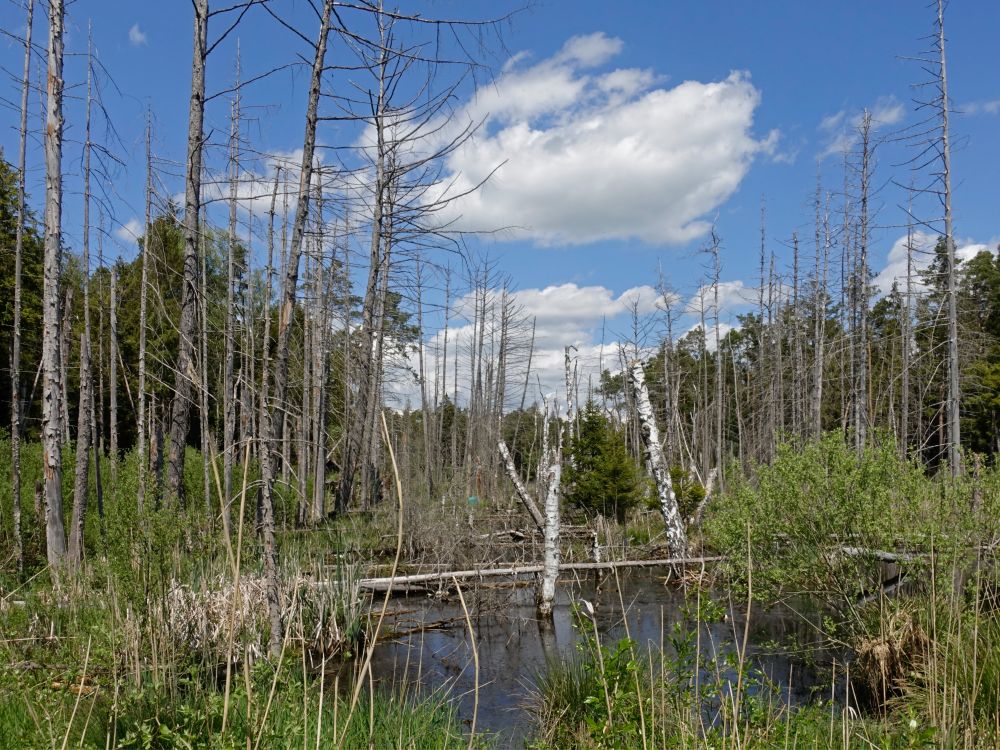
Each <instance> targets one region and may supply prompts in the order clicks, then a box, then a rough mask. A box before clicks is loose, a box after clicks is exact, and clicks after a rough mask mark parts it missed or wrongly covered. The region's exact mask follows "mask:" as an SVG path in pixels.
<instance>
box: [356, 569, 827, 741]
mask: <svg viewBox="0 0 1000 750" xmlns="http://www.w3.org/2000/svg"><path fill="white" fill-rule="evenodd" d="M667 573H668V571H667V570H665V569H657V568H646V569H635V570H631V571H626V570H620V571H619V572H618V575H617V577H616V576H615V574H614V572H610V573H604V574H603V577H602V578H601V583H600V585H599V586H598V583H597V582H598V579H597V576H596V575H594V574H592V573H591V574H588V575H583V574H580V575H578V576H574V575H573V574H568V573H564V574H563V575H561V576H560V580H559V585H558V586H557V589H556V591H557V593H556V603H555V607H554V612H553V620H552V623H551V624H548V623H546V624H543V623H541V622H540V621H539V620H538V617H537V612H536V609H535V598H534V597H535V586H534V585H533V582H532V581H520V582H514V583H510V582H507V583H500V584H498V583H495V582H492V581H486V582H479V583H478V585H477V584H476V583H474V582H471V581H470V582H466V583H464V584H463V594H464V596H465V601H466V605H467V607H468V610H469V614H470V617H471V621H472V626H473V628H474V631H475V637H476V646H477V650H478V655H479V706H478V711H477V713H476V717H477V718H476V731H477V732H485V733H488V734H492V735H494V736H495V737H496V739H497V743H496V745H497V747H522V746H523V744H524V742H525V740H526V739H528V738H530V736H531V735H532V733H533V730H534V726H535V725H534V716H533V714H532V713H531V710H530V708H529V702H530V696H531V691H532V688H533V686H534V685H535V683H536V680H537V678H538V676H539V675H540V674H541V673H543V672H544V671H545V670H546V667H547V664H549V663H550V662H551V661H552V660H553V659H573V658H574V657H577V656H578V655H579V651H578V648H577V644H578V643H580V641H581V639H582V637H583V634H582V633H581V631H580V629H579V627H577V626H575V623H577V624H578V622H579V620H578V617H577V616H576V615H574V603H578V602H579V601H580V600H581V599H582V600H586V601H588V602H590V603H591V604H593V605H594V607H595V618H596V621H597V628H598V632H599V633H600V639H601V644H602V645H603V646H606V647H607V646H612V647H613V646H614V645H615V643H616V642H617V641H618V639H620V638H624V637H625V636H626V623H625V621H624V620H623V617H622V611H623V608H622V603H623V602H624V605H625V606H624V609H625V611H626V612H627V629H628V633H629V635H630V636H631V638H632V640H633V641H634V642H635V643H636V644H637V651H636V653H637V656H638V658H640V660H645V659H646V654H647V651H648V649H652V650H653V652H654V654H655V653H660V652H661V650H662V652H663V653H664V654H665V656H666V657H667V658H670V657H671V656H673V655H674V651H673V649H672V647H671V646H670V637H671V636H672V635H673V634H674V630H675V624H676V623H678V622H682V623H684V629H685V630H686V631H690V632H694V628H695V624H694V620H693V619H692V618H693V610H694V608H695V604H694V602H695V599H694V597H695V596H696V593H695V592H694V591H693V590H692V591H690V592H689V594H688V598H687V599H685V594H684V592H683V591H682V590H681V589H679V588H677V587H675V586H673V585H669V586H668V585H665V583H664V581H665V579H666V576H667ZM702 597H703V599H704V598H707V597H710V598H711V599H712V600H713V601H714V602H715V605H714V606H713V608H714V610H715V612H716V614H717V615H722V616H721V617H718V616H717V617H715V618H713V620H712V621H703V622H702V624H701V633H700V647H701V651H702V654H703V658H704V655H711V654H713V653H714V654H716V655H717V656H718V663H719V664H720V665H721V664H723V663H724V660H723V655H725V654H727V653H729V654H734V653H735V652H736V651H737V646H738V644H740V643H741V642H742V639H743V629H744V625H745V609H744V608H743V607H742V606H741V605H740V604H739V603H738V602H732V603H730V602H729V601H727V600H726V597H725V596H724V595H710V594H707V593H704V592H703V593H702ZM381 601H382V600H381V595H378V596H376V599H375V603H374V605H373V608H374V609H375V610H376V612H377V611H378V609H379V608H380V607H381ZM817 617H818V615H816V614H805V613H803V612H796V611H793V610H792V609H787V608H774V609H770V610H760V611H759V610H757V609H756V608H755V609H754V610H753V613H752V616H751V618H750V629H749V634H748V639H747V668H746V669H745V670H744V671H745V672H746V671H747V670H750V669H752V670H755V672H756V673H757V674H758V675H762V676H763V677H764V678H765V679H764V680H761V681H753V680H751V682H750V685H749V686H748V693H749V694H753V692H755V691H760V690H762V689H766V690H768V691H769V695H768V698H769V699H770V700H774V701H775V702H779V701H780V702H781V703H784V704H789V703H790V704H792V705H801V704H802V703H805V702H808V701H810V700H813V699H814V695H815V693H816V692H821V694H825V696H826V697H829V695H830V687H829V685H828V684H826V685H823V684H821V682H820V677H819V675H818V674H817V672H816V671H815V670H814V669H810V668H809V667H807V666H806V665H805V664H804V663H803V662H802V661H801V660H798V659H796V658H793V657H791V656H789V655H788V654H787V653H783V649H782V647H783V645H785V644H788V643H790V642H791V643H794V642H797V643H809V642H810V641H812V640H814V639H815V635H816V632H817V631H816V628H815V625H814V624H813V622H815V619H816V618H817ZM810 618H812V622H811V621H810ZM591 627H592V626H591ZM591 632H592V631H591ZM383 633H384V635H383V636H382V637H381V638H380V643H379V645H378V646H377V647H376V649H375V652H374V655H373V658H372V674H373V676H374V678H375V680H376V683H378V684H381V685H382V686H383V687H390V688H397V689H403V690H405V691H406V692H407V693H408V694H411V695H412V694H414V689H415V688H416V689H417V690H420V691H423V694H427V693H428V692H433V691H446V695H447V696H448V697H449V700H450V701H451V703H452V705H453V706H454V707H455V708H456V710H457V713H458V718H459V719H460V720H461V721H463V723H464V724H465V726H466V728H468V725H469V723H470V721H471V718H472V715H473V707H474V703H475V669H474V662H473V654H472V650H471V647H470V641H469V633H468V625H467V622H466V618H465V614H464V612H463V609H462V605H461V602H460V601H459V598H458V596H457V594H455V593H454V592H452V593H451V594H450V595H448V596H447V597H446V598H439V597H433V596H428V595H421V596H407V597H398V598H394V599H392V600H390V602H389V608H388V611H387V614H386V620H385V622H384V623H383ZM723 669H724V671H723V672H722V674H721V678H722V682H723V683H725V682H728V681H732V683H734V684H735V681H736V677H737V675H736V671H735V670H732V669H725V668H723ZM701 680H702V682H703V683H704V684H708V683H709V682H718V681H719V679H718V677H717V676H716V675H715V674H708V673H707V672H703V673H702V675H701ZM762 683H764V684H767V685H768V687H766V688H763V687H761V684H762ZM704 713H705V720H706V721H707V722H711V721H713V714H714V713H715V710H714V708H713V707H712V706H711V705H709V704H706V705H705V708H704Z"/></svg>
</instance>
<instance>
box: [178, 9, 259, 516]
mask: <svg viewBox="0 0 1000 750" xmlns="http://www.w3.org/2000/svg"><path fill="white" fill-rule="evenodd" d="M259 4H262V2H261V0H246V2H242V3H237V4H235V5H232V6H228V7H225V8H221V9H219V10H216V11H210V10H209V5H208V0H193V2H192V6H193V8H194V31H193V52H192V59H191V98H190V103H189V105H188V141H187V159H186V160H185V166H184V221H183V226H182V230H183V233H184V268H183V282H182V287H181V312H180V321H179V323H178V334H179V336H178V347H177V363H176V366H175V369H174V395H173V401H172V402H171V405H170V420H169V433H168V436H167V437H168V441H167V442H168V450H167V476H166V483H167V493H168V494H169V495H170V496H171V497H172V498H174V499H175V500H177V501H179V502H183V499H184V449H185V446H186V444H187V437H188V431H189V428H190V425H191V406H192V404H193V401H192V398H191V392H192V390H193V389H195V388H196V387H197V388H198V389H199V390H200V384H199V383H198V373H197V372H196V367H195V341H196V338H197V334H198V297H199V276H200V273H199V253H200V251H201V239H200V237H201V186H202V163H203V157H204V148H205V133H204V121H205V102H206V98H205V67H206V64H207V62H208V56H209V55H210V54H211V52H212V50H214V49H215V48H216V47H218V45H219V44H220V43H221V42H222V41H223V40H224V39H225V38H226V37H227V36H228V35H229V33H230V32H232V30H233V29H235V28H236V26H237V25H238V24H239V22H240V21H241V20H242V18H243V16H244V15H246V13H247V11H248V10H249V9H250V8H252V7H253V6H254V5H259ZM231 13H236V14H237V17H236V20H235V21H234V22H233V23H232V24H230V25H229V27H228V28H227V29H226V30H225V31H224V32H223V33H222V34H221V35H220V36H219V38H218V39H216V40H215V41H213V42H212V43H211V44H209V41H208V21H209V19H210V18H211V17H213V16H216V15H222V14H231Z"/></svg>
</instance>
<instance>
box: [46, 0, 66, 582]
mask: <svg viewBox="0 0 1000 750" xmlns="http://www.w3.org/2000/svg"><path fill="white" fill-rule="evenodd" d="M64 13H65V8H64V6H63V0H50V1H49V53H48V58H49V59H48V88H47V100H48V103H47V110H46V127H45V257H44V285H43V293H42V294H43V297H42V299H43V312H42V382H43V389H42V454H43V455H42V464H43V465H42V469H43V472H44V475H45V540H46V545H47V547H46V552H47V556H48V561H49V567H50V569H51V572H52V576H53V579H54V580H55V581H56V582H58V579H59V572H60V570H61V568H62V566H63V562H64V558H65V556H66V528H65V525H64V523H63V497H62V439H63V429H62V403H61V399H62V371H63V368H62V362H61V361H60V346H59V343H60V339H61V338H62V335H61V334H62V331H61V325H62V319H61V315H60V312H61V311H60V309H59V307H60V304H59V303H60V299H61V298H60V295H59V285H60V281H61V269H62V134H63V114H62V97H63V16H64Z"/></svg>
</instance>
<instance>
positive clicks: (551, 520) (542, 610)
mask: <svg viewBox="0 0 1000 750" xmlns="http://www.w3.org/2000/svg"><path fill="white" fill-rule="evenodd" d="M560 453H561V451H559V450H556V451H555V452H554V453H553V455H552V463H551V464H550V465H549V468H548V490H547V492H546V493H545V555H544V558H543V561H542V566H543V568H542V593H541V596H540V597H539V602H538V614H539V615H540V616H542V617H551V616H552V603H553V601H555V598H556V579H557V578H558V577H559V558H560V554H559V484H560V480H561V478H562V463H561V461H560V455H559V454H560Z"/></svg>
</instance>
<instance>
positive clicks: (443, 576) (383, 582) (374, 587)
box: [357, 557, 724, 592]
mask: <svg viewBox="0 0 1000 750" xmlns="http://www.w3.org/2000/svg"><path fill="white" fill-rule="evenodd" d="M722 559H724V558H722V557H672V558H665V559H660V560H611V561H608V562H581V563H566V564H564V565H560V566H559V572H564V571H574V570H612V569H615V568H652V567H662V566H669V565H703V564H705V563H710V562H718V561H720V560H722ZM543 570H544V565H542V564H538V565H509V566H505V567H496V568H484V569H471V570H453V571H449V572H444V573H414V574H412V575H406V576H396V577H395V578H362V579H361V580H360V581H358V582H357V586H358V588H359V589H361V590H363V591H381V592H384V591H406V590H408V589H409V588H410V587H416V586H418V585H420V584H426V583H435V582H440V581H446V582H447V581H451V580H452V579H458V580H468V579H470V578H500V577H509V578H513V577H516V576H521V575H531V574H535V573H541V572H543Z"/></svg>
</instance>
